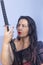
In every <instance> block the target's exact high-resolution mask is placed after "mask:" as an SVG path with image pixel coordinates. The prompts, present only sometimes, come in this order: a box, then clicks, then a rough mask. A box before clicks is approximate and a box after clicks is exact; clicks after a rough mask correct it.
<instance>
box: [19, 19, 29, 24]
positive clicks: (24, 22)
mask: <svg viewBox="0 0 43 65" xmlns="http://www.w3.org/2000/svg"><path fill="white" fill-rule="evenodd" d="M19 24H28V21H27V20H26V19H21V20H20V21H19Z"/></svg>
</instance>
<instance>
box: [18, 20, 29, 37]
mask: <svg viewBox="0 0 43 65" xmlns="http://www.w3.org/2000/svg"><path fill="white" fill-rule="evenodd" d="M17 32H18V36H19V37H26V36H27V35H28V32H29V27H28V21H27V20H26V19H21V20H20V21H19V23H18V26H17Z"/></svg>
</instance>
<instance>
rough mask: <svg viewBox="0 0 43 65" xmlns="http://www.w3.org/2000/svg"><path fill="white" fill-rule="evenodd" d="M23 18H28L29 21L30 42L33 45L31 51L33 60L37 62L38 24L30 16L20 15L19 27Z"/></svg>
mask: <svg viewBox="0 0 43 65" xmlns="http://www.w3.org/2000/svg"><path fill="white" fill-rule="evenodd" d="M21 19H26V20H27V22H28V27H29V33H28V36H29V37H30V43H31V44H30V45H31V52H32V59H31V60H32V61H34V63H35V62H36V45H37V31H36V24H35V21H34V20H33V19H32V18H31V17H30V16H20V18H19V19H18V23H17V27H18V24H19V21H20V20H21ZM18 39H19V37H18Z"/></svg>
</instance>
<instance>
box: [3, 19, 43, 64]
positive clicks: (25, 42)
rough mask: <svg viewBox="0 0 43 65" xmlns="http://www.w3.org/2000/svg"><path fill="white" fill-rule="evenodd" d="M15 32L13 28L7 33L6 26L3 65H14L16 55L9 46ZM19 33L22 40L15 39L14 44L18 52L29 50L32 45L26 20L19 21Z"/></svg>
mask: <svg viewBox="0 0 43 65" xmlns="http://www.w3.org/2000/svg"><path fill="white" fill-rule="evenodd" d="M24 22H25V23H24ZM13 30H14V29H13V27H12V28H11V29H10V30H9V31H7V26H5V33H4V40H3V47H2V65H12V63H13V60H14V55H13V52H12V49H11V46H10V44H9V43H10V41H11V39H12V37H13ZM17 32H21V34H18V36H19V37H20V40H18V39H15V41H14V44H15V45H16V49H17V51H20V50H23V49H25V48H27V47H28V46H29V45H30V40H29V36H27V34H28V32H29V28H28V22H27V20H26V19H21V20H20V21H19V25H18V27H17ZM42 65H43V64H42Z"/></svg>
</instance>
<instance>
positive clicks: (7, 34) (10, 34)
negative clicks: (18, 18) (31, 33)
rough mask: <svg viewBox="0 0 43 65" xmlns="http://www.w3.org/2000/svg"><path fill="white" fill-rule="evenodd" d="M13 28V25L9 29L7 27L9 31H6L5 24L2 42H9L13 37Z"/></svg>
mask: <svg viewBox="0 0 43 65" xmlns="http://www.w3.org/2000/svg"><path fill="white" fill-rule="evenodd" d="M13 29H14V27H12V28H11V29H9V31H7V26H5V32H4V43H9V42H10V41H11V39H12V37H13Z"/></svg>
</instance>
